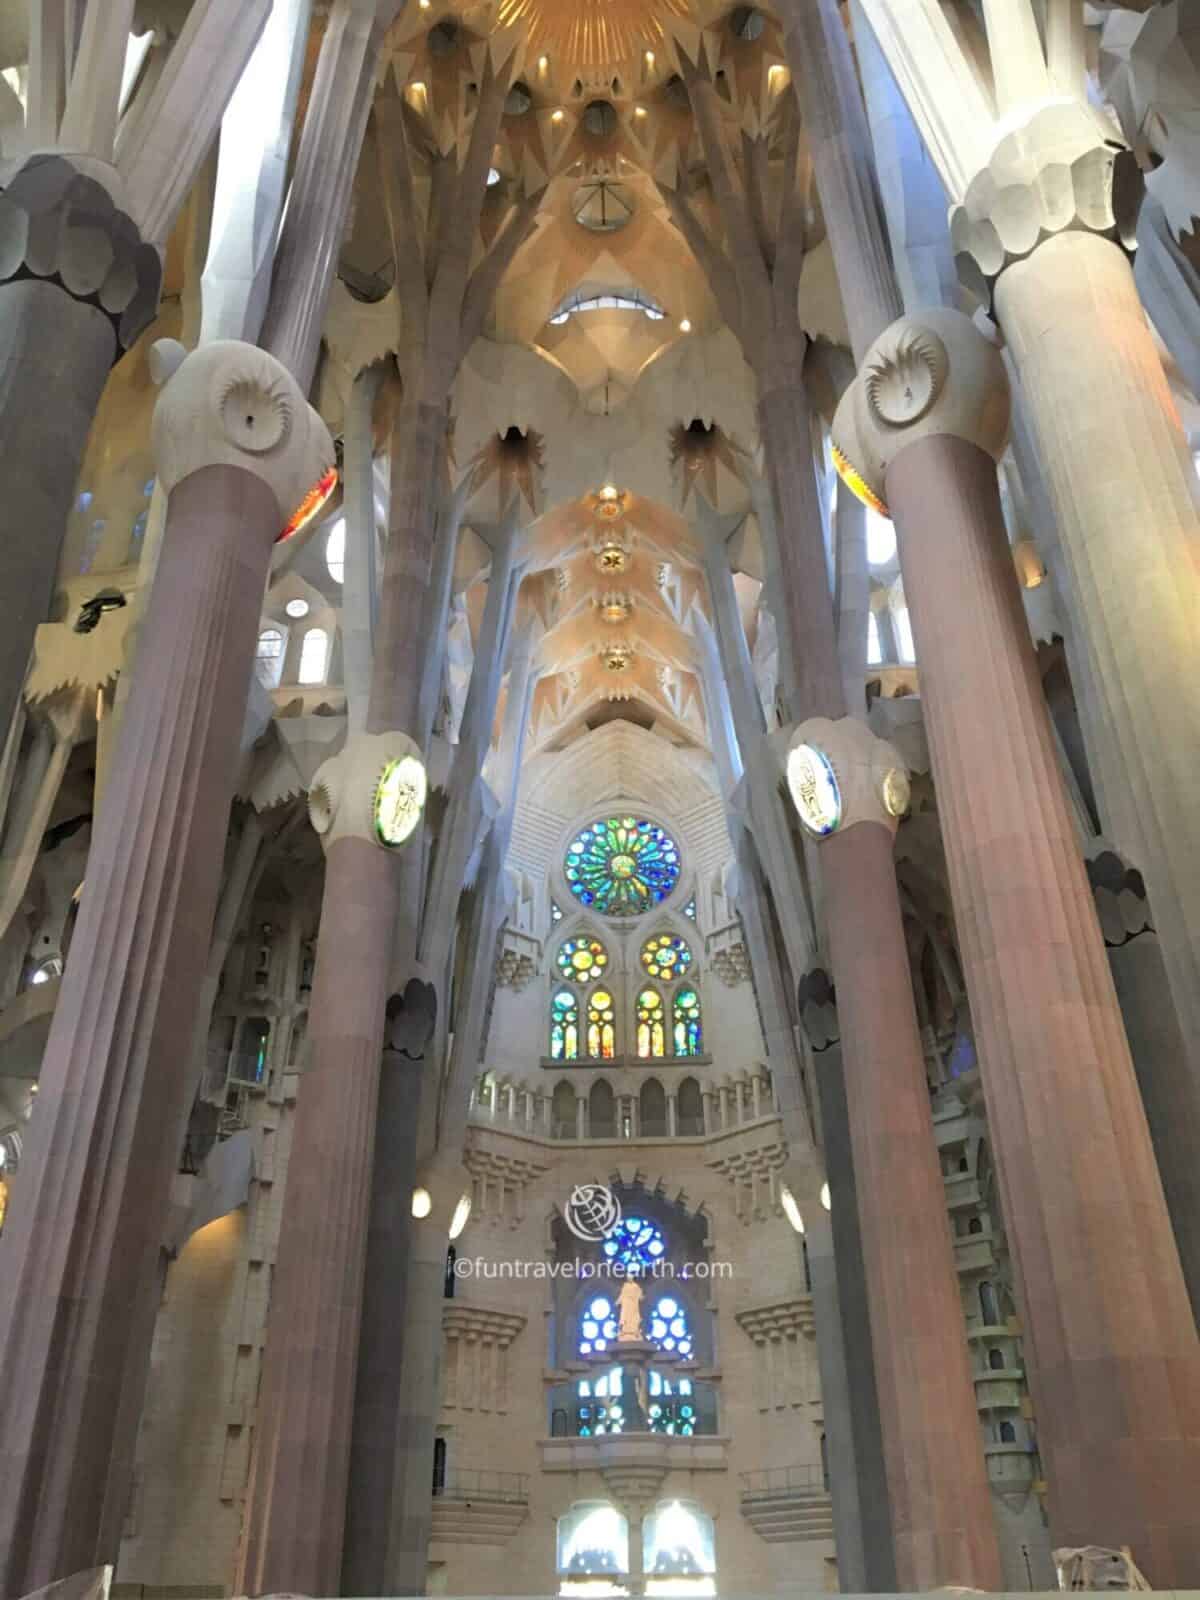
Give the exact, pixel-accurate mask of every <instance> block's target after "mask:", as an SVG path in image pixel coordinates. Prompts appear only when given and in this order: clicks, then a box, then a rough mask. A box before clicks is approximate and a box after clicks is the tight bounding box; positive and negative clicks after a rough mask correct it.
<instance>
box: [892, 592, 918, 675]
mask: <svg viewBox="0 0 1200 1600" xmlns="http://www.w3.org/2000/svg"><path fill="white" fill-rule="evenodd" d="M892 626H893V627H894V628H895V630H896V648H897V650H899V652H900V659H901V661H906V662H914V661H916V659H917V647H916V645H915V644H914V643H913V631H912V623H911V622H910V621H909V616H908V607H907V606H906V605H899V606H897V607H896V608H895V610H894V611H893V612H892Z"/></svg>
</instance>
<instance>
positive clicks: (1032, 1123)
mask: <svg viewBox="0 0 1200 1600" xmlns="http://www.w3.org/2000/svg"><path fill="white" fill-rule="evenodd" d="M865 365H866V369H867V371H868V372H869V373H870V380H869V382H867V383H864V384H862V385H861V386H860V387H859V388H858V389H857V390H856V391H855V392H854V393H853V394H852V395H851V396H850V397H849V405H850V407H851V409H852V411H853V425H852V426H851V427H850V428H849V429H847V427H846V417H845V415H844V413H843V412H842V411H839V415H838V420H837V425H836V430H837V431H838V432H839V434H840V437H841V440H842V442H843V443H845V444H847V445H849V446H850V450H849V451H848V454H850V457H851V459H852V460H854V461H855V463H856V465H858V466H859V468H860V470H862V471H863V473H864V476H865V478H866V481H867V482H868V484H869V485H870V486H871V487H872V488H873V489H874V490H875V492H877V493H878V492H881V491H882V492H883V493H884V494H885V495H886V497H887V500H888V503H889V505H890V507H891V510H892V513H893V515H894V517H895V520H896V527H897V535H898V539H899V544H900V555H901V561H902V564H903V568H904V573H905V579H906V588H905V593H906V596H907V597H908V602H909V607H910V611H911V615H912V621H913V632H914V637H915V640H916V646H917V653H918V658H919V660H920V663H921V684H922V698H923V701H924V705H925V723H926V729H927V731H928V735H929V741H930V748H931V752H932V756H933V769H934V775H935V777H936V779H937V784H938V796H939V801H940V807H939V809H940V815H941V819H942V832H943V838H944V840H945V845H946V856H947V862H948V865H949V871H950V883H951V890H952V894H953V899H954V908H955V917H956V924H957V928H958V934H959V943H960V949H961V952H962V957H963V965H964V969H965V974H966V979H967V984H968V988H969V991H970V995H971V1007H972V1018H973V1021H974V1025H975V1034H976V1040H977V1043H978V1046H979V1054H980V1062H981V1072H982V1079H983V1088H984V1095H985V1099H986V1103H987V1111H988V1127H989V1133H990V1138H991V1143H992V1148H993V1151H994V1154H995V1159H996V1167H997V1173H998V1176H999V1180H1000V1188H1001V1195H1002V1199H1003V1207H1004V1217H1005V1223H1006V1227H1007V1231H1008V1235H1009V1238H1010V1240H1011V1242H1012V1244H1013V1246H1014V1255H1015V1261H1016V1266H1017V1278H1018V1285H1019V1291H1020V1297H1021V1305H1022V1311H1023V1318H1024V1337H1025V1346H1026V1351H1027V1353H1028V1356H1029V1365H1030V1382H1031V1386H1032V1388H1033V1392H1034V1397H1035V1400H1036V1402H1037V1417H1038V1425H1039V1426H1038V1437H1039V1447H1040V1449H1041V1452H1042V1455H1043V1457H1044V1459H1045V1461H1046V1463H1047V1478H1048V1482H1049V1508H1050V1515H1051V1525H1052V1530H1053V1537H1054V1540H1055V1543H1056V1544H1060V1545H1083V1544H1099V1543H1106V1544H1108V1545H1113V1546H1116V1545H1122V1544H1128V1545H1129V1546H1130V1547H1131V1549H1132V1550H1133V1552H1134V1555H1135V1558H1136V1559H1137V1561H1138V1563H1139V1565H1140V1566H1141V1567H1142V1568H1143V1570H1144V1571H1145V1572H1146V1573H1147V1576H1149V1577H1150V1578H1151V1580H1152V1581H1153V1582H1154V1583H1155V1585H1156V1586H1157V1587H1162V1588H1168V1587H1176V1586H1179V1587H1186V1586H1188V1585H1190V1584H1192V1583H1194V1582H1196V1581H1198V1580H1200V1527H1198V1526H1197V1524H1196V1520H1195V1516H1194V1509H1193V1508H1194V1505H1195V1501H1196V1495H1197V1492H1198V1490H1200V1341H1198V1340H1197V1335H1196V1329H1195V1325H1194V1322H1193V1320H1192V1315H1191V1309H1190V1305H1189V1302H1188V1298H1187V1293H1186V1289H1185V1286H1184V1281H1183V1273H1182V1269H1181V1267H1180V1264H1179V1255H1178V1251H1177V1249H1176V1246H1175V1240H1174V1237H1173V1234H1172V1231H1171V1224H1170V1220H1169V1218H1168V1216H1167V1210H1166V1203H1165V1201H1164V1199H1163V1192H1162V1185H1161V1182H1160V1179H1159V1176H1158V1170H1157V1167H1156V1165H1155V1160H1154V1151H1153V1147H1152V1145H1151V1142H1150V1135H1149V1131H1148V1128H1147V1125H1146V1117H1145V1113H1144V1110H1143V1108H1142V1103H1141V1099H1140V1096H1139V1094H1138V1088H1137V1082H1136V1079H1135V1076H1134V1071H1133V1065H1132V1062H1131V1060H1130V1055H1129V1047H1128V1044H1127V1042H1126V1038H1125V1033H1124V1029H1123V1026H1122V1021H1121V1014H1120V1009H1119V1006H1118V1003H1117V997H1116V993H1115V991H1114V988H1113V983H1112V977H1111V973H1110V970H1109V964H1108V960H1107V957H1106V954H1105V950H1104V941H1103V938H1102V936H1101V933H1100V928H1099V924H1098V922H1097V919H1096V913H1095V907H1094V904H1093V900H1092V895H1091V891H1090V889H1089V886H1088V881H1087V875H1086V872H1085V869H1084V865H1083V862H1082V861H1081V860H1080V857H1079V851H1078V846H1077V843H1076V838H1075V831H1074V826H1073V823H1072V820H1071V816H1070V813H1069V810H1068V807H1067V803H1066V798H1065V795H1064V793H1063V788H1062V782H1061V778H1060V775H1059V767H1058V760H1057V755H1056V751H1055V747H1054V742H1053V737H1052V734H1051V731H1050V726H1049V719H1048V713H1047V710H1046V705H1045V699H1044V695H1043V693H1042V689H1041V683H1040V679H1039V676H1038V672H1037V666H1036V660H1035V657H1034V654H1033V651H1032V648H1031V646H1030V641H1029V635H1028V627H1027V625H1026V622H1025V615H1024V610H1023V606H1022V602H1021V597H1020V590H1019V587H1018V584H1017V578H1016V573H1015V570H1014V567H1013V563H1012V557H1011V552H1010V550H1009V545H1008V539H1007V535H1006V533H1005V527H1004V521H1003V516H1002V512H1001V506H1000V497H999V490H998V487H997V483H996V475H995V469H994V459H995V457H996V456H998V455H999V453H1000V451H1001V450H1002V449H1003V447H1004V442H1005V438H1006V434H1007V427H1006V424H1007V397H1006V392H1005V390H1006V385H1005V378H1004V369H1003V363H1002V361H1001V359H1000V356H999V353H998V352H997V351H996V350H995V349H994V348H993V347H992V346H991V345H990V344H988V343H987V341H986V340H984V339H983V337H982V335H980V334H979V333H978V332H977V331H976V329H975V328H974V327H973V325H972V324H970V323H969V322H968V321H967V319H966V318H964V317H962V316H960V315H959V314H958V313H956V312H950V311H937V312H928V313H925V314H923V315H922V316H921V317H919V318H906V319H904V320H903V321H901V322H900V323H898V324H897V325H896V326H895V327H893V328H891V329H889V330H888V331H887V332H886V333H885V334H884V335H883V336H882V337H881V338H880V339H878V340H877V341H876V342H875V344H874V346H873V347H872V349H871V351H870V352H869V354H868V356H867V359H866V363H865ZM843 404H844V405H845V404H847V402H843ZM1114 1259H1115V1260H1119V1261H1120V1262H1121V1263H1122V1266H1121V1272H1120V1273H1119V1274H1115V1273H1113V1271H1112V1270H1111V1263H1112V1261H1113V1260H1114Z"/></svg>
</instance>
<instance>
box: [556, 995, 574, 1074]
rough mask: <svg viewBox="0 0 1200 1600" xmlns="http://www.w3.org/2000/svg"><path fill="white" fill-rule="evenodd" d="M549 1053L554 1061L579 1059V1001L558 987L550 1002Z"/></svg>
mask: <svg viewBox="0 0 1200 1600" xmlns="http://www.w3.org/2000/svg"><path fill="white" fill-rule="evenodd" d="M550 1055H551V1057H552V1059H553V1060H555V1061H578V1059H579V1002H578V1000H576V998H575V996H574V995H573V994H572V993H571V991H570V990H569V989H560V990H559V991H558V993H557V994H556V995H555V996H554V999H553V1000H551V1002H550Z"/></svg>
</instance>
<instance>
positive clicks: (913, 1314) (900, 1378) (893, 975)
mask: <svg viewBox="0 0 1200 1600" xmlns="http://www.w3.org/2000/svg"><path fill="white" fill-rule="evenodd" d="M802 752H807V754H804V753H802ZM822 762H824V763H828V765H829V768H830V769H831V770H832V772H833V773H835V774H836V782H837V786H838V792H839V795H840V799H839V803H838V806H837V815H836V818H835V817H833V816H825V817H822V816H821V815H820V812H819V810H814V809H813V807H812V806H811V805H810V804H809V799H808V797H809V792H810V791H809V785H810V783H811V781H812V777H813V773H814V771H817V770H818V769H819V766H820V763H822ZM788 779H789V785H790V787H791V789H792V793H793V797H794V798H795V799H796V801H797V805H798V808H799V809H800V812H801V816H802V818H804V819H805V821H806V826H810V827H811V826H813V824H814V823H817V822H820V824H821V825H822V826H826V827H828V826H829V825H830V824H832V831H829V832H828V833H827V834H826V835H825V836H824V837H822V839H821V843H820V860H821V870H822V874H823V877H824V881H825V887H826V893H825V914H826V918H827V921H828V927H829V945H830V955H831V958H832V965H833V971H834V974H835V976H836V979H837V986H838V1002H839V1004H838V1015H839V1020H840V1024H841V1031H842V1048H843V1057H844V1060H845V1063H846V1069H845V1083H846V1103H847V1109H848V1115H849V1125H850V1140H851V1148H852V1150H853V1154H854V1173H855V1187H856V1190H857V1194H858V1213H859V1226H860V1230H861V1235H862V1254H863V1261H864V1264H865V1268H866V1278H867V1287H868V1292H869V1294H870V1297H871V1331H872V1345H873V1348H874V1353H875V1377H876V1384H877V1387H878V1392H879V1409H880V1420H881V1424H882V1432H883V1450H884V1462H885V1465H886V1469H887V1481H888V1491H889V1497H890V1500H891V1509H892V1528H893V1535H894V1540H895V1552H896V1576H897V1580H898V1584H899V1587H900V1588H901V1589H904V1590H908V1589H926V1588H932V1587H935V1586H936V1585H938V1584H946V1583H962V1584H969V1585H971V1586H972V1587H984V1588H999V1586H1000V1577H1001V1574H1000V1558H999V1550H998V1547H997V1544H996V1534H995V1529H994V1527H993V1524H992V1512H991V1501H990V1498H989V1494H988V1485H987V1477H986V1474H985V1472H984V1463H983V1453H982V1451H981V1450H980V1448H979V1434H978V1418H977V1413H976V1407H975V1390H974V1385H973V1382H972V1378H971V1371H970V1363H969V1360H968V1356H967V1348H966V1344H965V1342H964V1340H963V1336H962V1311H961V1306H960V1302H959V1291H958V1279H957V1275H956V1273H955V1269H954V1256H953V1251H952V1246H951V1241H950V1231H949V1225H948V1222H947V1219H946V1209H945V1196H944V1192H943V1188H942V1175H941V1169H940V1167H939V1165H938V1160H937V1151H936V1147H935V1144H934V1136H933V1120H932V1117H931V1115H930V1109H929V1090H928V1086H927V1084H926V1082H925V1066H924V1052H923V1050H922V1048H921V1039H920V1034H919V1032H918V1029H917V1019H916V1013H915V1011H914V1009H913V998H912V977H911V974H910V972H909V967H908V953H907V947H906V943H905V939H904V925H903V919H902V916H901V911H900V897H899V892H898V890H897V887H896V876H895V872H894V870H893V867H892V838H893V834H894V832H895V827H896V822H895V817H896V803H897V801H896V797H897V791H896V790H895V789H894V788H893V787H892V786H893V785H895V784H899V785H901V786H904V785H905V784H906V779H905V777H904V773H903V766H902V763H901V762H900V759H899V757H898V756H897V755H896V753H895V751H894V750H892V748H891V747H890V746H888V745H885V744H884V743H883V741H881V740H877V739H875V738H874V736H873V735H872V734H871V733H870V732H869V731H868V729H867V728H866V727H865V726H864V725H863V724H862V723H860V722H857V721H855V720H854V719H852V718H849V717H843V718H841V719H840V720H839V721H837V722H831V721H829V720H828V719H826V718H812V719H810V720H809V721H808V722H805V723H802V724H801V725H800V727H799V728H798V729H797V730H796V732H795V733H794V735H793V748H792V751H791V754H790V755H789V759H788ZM876 780H878V781H876ZM884 780H887V781H884ZM900 792H901V793H902V792H903V788H901V791H900ZM818 794H819V790H818ZM885 797H887V798H888V799H890V802H891V809H890V810H889V806H888V803H887V799H885ZM847 992H849V994H850V995H851V996H852V997H853V998H852V1003H851V1004H850V1005H848V1004H847ZM918 1440H920V1441H922V1442H921V1444H920V1445H918V1443H917V1441H918Z"/></svg>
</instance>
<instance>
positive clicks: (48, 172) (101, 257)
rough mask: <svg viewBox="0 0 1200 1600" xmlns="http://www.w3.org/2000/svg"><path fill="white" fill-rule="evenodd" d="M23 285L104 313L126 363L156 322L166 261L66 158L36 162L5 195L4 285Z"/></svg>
mask: <svg viewBox="0 0 1200 1600" xmlns="http://www.w3.org/2000/svg"><path fill="white" fill-rule="evenodd" d="M23 278H36V279H42V280H44V281H45V280H48V281H49V282H51V283H56V284H58V286H59V287H60V288H61V289H63V290H64V291H65V293H67V294H69V295H70V296H71V297H72V299H74V300H81V301H84V302H86V303H88V304H91V305H94V306H95V307H96V308H97V310H99V311H102V312H103V313H104V315H105V316H106V317H107V318H108V319H109V321H110V322H111V323H112V326H113V331H114V333H115V334H116V337H117V355H118V357H119V356H120V355H122V354H123V353H124V352H125V351H126V350H128V349H129V347H130V345H132V344H133V342H134V341H135V340H136V339H137V337H138V336H139V334H141V333H143V332H144V331H145V329H146V328H148V327H149V325H150V323H151V322H152V321H153V320H154V316H155V314H156V312H157V310H158V297H159V293H160V290H161V288H162V262H161V260H160V259H159V254H158V251H157V250H156V249H155V248H154V246H153V245H152V244H145V243H143V240H142V236H141V234H140V232H139V231H138V226H137V223H136V222H134V220H133V218H132V217H129V216H127V215H126V214H125V212H124V211H122V210H120V208H119V207H118V206H117V205H116V204H115V202H114V201H113V198H112V195H111V194H110V193H109V191H108V190H107V189H106V188H105V186H104V184H102V183H100V182H98V181H97V180H96V179H95V178H92V177H89V176H87V174H86V173H85V172H82V171H80V170H79V167H78V166H77V165H76V164H75V163H74V162H73V161H71V160H69V159H67V158H66V157H64V156H60V155H36V156H31V157H30V159H29V160H28V161H27V162H26V163H25V165H24V166H23V167H21V168H20V170H19V171H18V172H17V173H16V174H15V176H14V177H13V178H12V180H11V182H10V183H9V184H8V186H7V187H6V188H5V189H4V190H3V192H0V283H14V282H17V281H19V280H20V279H23Z"/></svg>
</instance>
